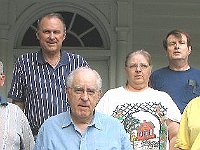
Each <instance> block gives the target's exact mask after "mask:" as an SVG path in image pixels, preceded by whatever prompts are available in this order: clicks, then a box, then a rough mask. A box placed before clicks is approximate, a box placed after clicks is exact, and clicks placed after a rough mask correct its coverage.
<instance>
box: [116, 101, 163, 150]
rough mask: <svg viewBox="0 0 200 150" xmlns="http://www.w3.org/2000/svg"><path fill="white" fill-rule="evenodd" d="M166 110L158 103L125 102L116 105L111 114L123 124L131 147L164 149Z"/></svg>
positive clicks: (151, 149) (153, 149) (154, 149)
mask: <svg viewBox="0 0 200 150" xmlns="http://www.w3.org/2000/svg"><path fill="white" fill-rule="evenodd" d="M166 110H167V109H166V108H165V107H164V106H162V105H161V104H160V103H154V102H146V103H135V104H127V103H126V104H124V105H118V106H117V107H116V109H115V110H114V112H113V114H112V116H114V117H115V118H118V119H119V120H120V121H121V123H122V124H123V125H124V128H125V130H126V132H127V133H128V134H129V137H130V141H131V144H132V146H133V149H136V150H166V145H167V126H166V120H165V115H166Z"/></svg>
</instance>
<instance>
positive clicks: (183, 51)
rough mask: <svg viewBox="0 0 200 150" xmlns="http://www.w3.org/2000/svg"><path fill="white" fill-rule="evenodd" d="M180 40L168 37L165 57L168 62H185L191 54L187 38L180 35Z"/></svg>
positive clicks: (171, 36)
mask: <svg viewBox="0 0 200 150" xmlns="http://www.w3.org/2000/svg"><path fill="white" fill-rule="evenodd" d="M181 36H182V38H178V37H176V36H174V35H170V36H169V37H168V38H167V51H166V53H167V56H168V58H169V60H187V59H188V56H189V55H190V53H191V46H189V47H188V46H187V37H186V36H185V35H184V34H181Z"/></svg>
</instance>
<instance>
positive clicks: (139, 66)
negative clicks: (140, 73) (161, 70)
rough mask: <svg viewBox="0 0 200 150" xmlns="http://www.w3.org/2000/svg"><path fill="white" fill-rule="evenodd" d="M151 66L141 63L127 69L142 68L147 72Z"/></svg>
mask: <svg viewBox="0 0 200 150" xmlns="http://www.w3.org/2000/svg"><path fill="white" fill-rule="evenodd" d="M149 66H150V65H149V64H143V63H140V64H131V65H129V66H127V67H128V68H130V69H137V68H140V69H141V70H145V69H147V68H148V67H149Z"/></svg>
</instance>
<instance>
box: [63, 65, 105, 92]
mask: <svg viewBox="0 0 200 150" xmlns="http://www.w3.org/2000/svg"><path fill="white" fill-rule="evenodd" d="M84 70H88V71H91V72H93V74H94V75H95V76H96V79H97V82H96V86H97V90H101V87H102V79H101V76H100V75H99V73H98V72H97V71H95V70H93V69H91V68H89V67H79V68H77V69H75V70H73V71H72V72H71V73H70V74H69V75H68V77H67V87H71V86H72V82H73V79H74V75H75V74H76V73H77V72H81V71H84Z"/></svg>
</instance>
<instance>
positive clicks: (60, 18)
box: [37, 13, 66, 33]
mask: <svg viewBox="0 0 200 150" xmlns="http://www.w3.org/2000/svg"><path fill="white" fill-rule="evenodd" d="M44 18H58V19H59V20H60V21H61V22H62V23H63V26H64V32H65V33H66V25H65V21H64V18H63V16H62V15H61V14H60V13H49V14H46V15H44V16H42V17H41V18H40V19H38V22H37V30H39V28H40V22H41V21H42V19H44Z"/></svg>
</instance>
